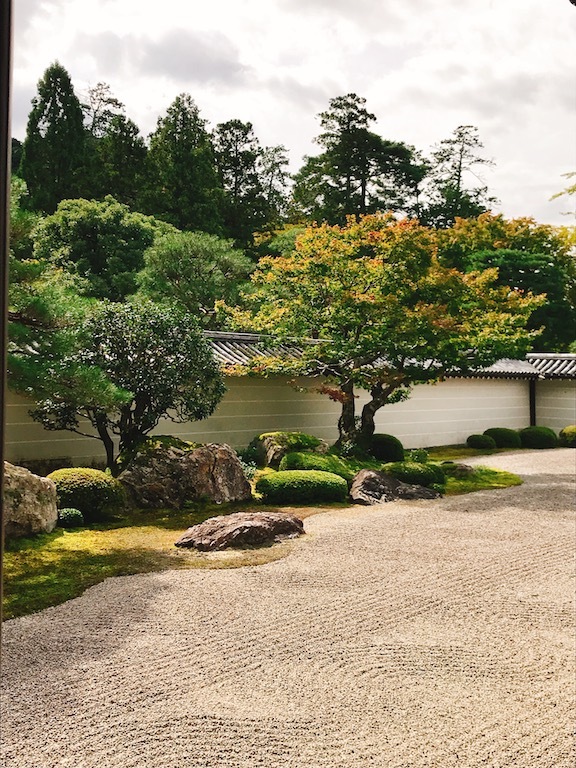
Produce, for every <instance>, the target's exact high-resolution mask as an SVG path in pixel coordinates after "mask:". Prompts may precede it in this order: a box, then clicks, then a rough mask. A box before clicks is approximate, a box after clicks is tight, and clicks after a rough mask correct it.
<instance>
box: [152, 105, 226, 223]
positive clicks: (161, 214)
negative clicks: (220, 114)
mask: <svg viewBox="0 0 576 768" xmlns="http://www.w3.org/2000/svg"><path fill="white" fill-rule="evenodd" d="M147 166H148V171H147V174H148V179H147V184H146V189H145V190H144V191H143V195H142V201H143V204H144V206H145V210H146V211H147V212H148V213H151V214H153V215H154V216H158V218H161V219H164V220H165V221H168V222H170V223H171V224H174V225H175V226H176V227H178V229H185V230H201V231H203V232H210V233H211V234H215V235H221V234H223V223H222V216H221V207H222V201H223V197H224V192H223V190H222V186H221V184H220V181H219V179H218V174H217V170H216V165H215V160H214V150H213V147H212V142H211V140H210V137H209V135H208V132H207V130H206V121H205V120H203V119H202V118H201V117H200V111H199V109H198V107H197V105H196V104H195V103H194V101H193V99H192V98H191V97H190V95H189V94H186V93H182V94H180V95H179V96H177V97H176V99H175V100H174V101H173V102H172V104H171V105H170V106H169V107H168V110H167V112H166V115H165V116H164V117H161V118H159V119H158V123H157V126H156V130H155V131H154V133H153V134H152V135H151V136H150V150H149V152H148V160H147Z"/></svg>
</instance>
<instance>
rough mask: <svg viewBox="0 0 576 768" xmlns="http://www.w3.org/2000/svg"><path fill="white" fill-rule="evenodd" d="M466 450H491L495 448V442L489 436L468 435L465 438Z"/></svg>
mask: <svg viewBox="0 0 576 768" xmlns="http://www.w3.org/2000/svg"><path fill="white" fill-rule="evenodd" d="M466 445H467V446H468V448H487V449H491V450H493V449H494V448H496V441H495V440H494V438H493V437H490V435H470V436H469V437H468V438H466Z"/></svg>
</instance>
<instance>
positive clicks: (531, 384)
mask: <svg viewBox="0 0 576 768" xmlns="http://www.w3.org/2000/svg"><path fill="white" fill-rule="evenodd" d="M528 386H529V392H530V426H531V427H535V426H536V379H530V381H529V382H528Z"/></svg>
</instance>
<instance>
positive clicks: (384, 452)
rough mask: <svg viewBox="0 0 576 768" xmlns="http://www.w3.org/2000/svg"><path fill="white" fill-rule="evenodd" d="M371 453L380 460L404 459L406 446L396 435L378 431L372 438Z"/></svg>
mask: <svg viewBox="0 0 576 768" xmlns="http://www.w3.org/2000/svg"><path fill="white" fill-rule="evenodd" d="M369 451H370V454H371V455H372V456H374V458H375V459H379V460H380V461H387V462H389V461H404V446H403V445H402V443H401V442H400V440H398V438H397V437H394V435H386V434H383V433H376V434H374V435H372V437H371V438H370V448H369Z"/></svg>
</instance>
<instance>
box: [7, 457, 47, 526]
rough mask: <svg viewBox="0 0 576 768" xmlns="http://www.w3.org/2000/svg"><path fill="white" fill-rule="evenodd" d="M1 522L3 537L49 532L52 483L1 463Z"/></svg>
mask: <svg viewBox="0 0 576 768" xmlns="http://www.w3.org/2000/svg"><path fill="white" fill-rule="evenodd" d="M4 521H5V522H4V532H5V534H6V537H7V538H12V537H17V536H30V534H35V533H50V531H53V530H54V528H55V527H56V523H57V521H58V509H57V506H56V486H55V484H54V483H53V482H52V480H48V478H47V477H39V476H38V475H34V474H32V472H30V471H29V470H27V469H24V467H16V466H14V464H9V463H8V462H7V461H5V462H4Z"/></svg>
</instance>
